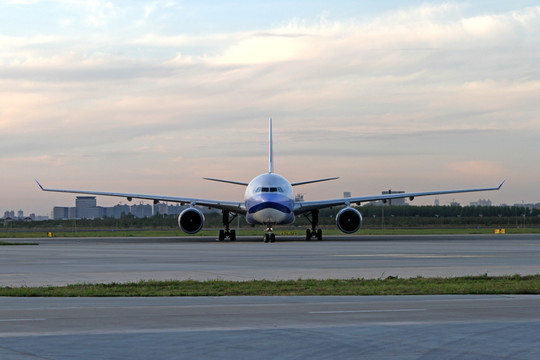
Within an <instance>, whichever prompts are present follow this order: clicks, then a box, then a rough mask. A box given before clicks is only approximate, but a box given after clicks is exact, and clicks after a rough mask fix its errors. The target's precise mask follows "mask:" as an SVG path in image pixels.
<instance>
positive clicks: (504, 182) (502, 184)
mask: <svg viewBox="0 0 540 360" xmlns="http://www.w3.org/2000/svg"><path fill="white" fill-rule="evenodd" d="M505 181H506V178H505V179H504V180H503V181H502V182H501V184H500V185H499V187H498V188H497V190H499V189H500V188H501V187H502V186H503V184H504V183H505Z"/></svg>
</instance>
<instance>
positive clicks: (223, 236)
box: [218, 210, 238, 241]
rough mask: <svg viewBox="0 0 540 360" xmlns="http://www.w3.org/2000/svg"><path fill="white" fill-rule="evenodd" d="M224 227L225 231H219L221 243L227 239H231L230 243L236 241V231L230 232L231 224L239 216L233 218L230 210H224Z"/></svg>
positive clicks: (234, 215) (235, 215)
mask: <svg viewBox="0 0 540 360" xmlns="http://www.w3.org/2000/svg"><path fill="white" fill-rule="evenodd" d="M222 214H223V226H224V227H225V229H223V230H219V239H218V240H219V241H223V240H225V239H227V238H228V239H229V240H230V241H235V240H236V230H230V225H231V222H232V221H233V220H234V219H236V217H237V216H238V214H234V213H233V215H232V216H231V215H230V211H229V210H223V211H222Z"/></svg>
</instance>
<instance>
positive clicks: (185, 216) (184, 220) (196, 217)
mask: <svg viewBox="0 0 540 360" xmlns="http://www.w3.org/2000/svg"><path fill="white" fill-rule="evenodd" d="M203 225H204V214H203V213H202V212H201V211H200V210H197V209H195V208H193V207H191V208H188V209H185V210H184V211H182V213H181V214H180V216H178V226H180V229H182V231H183V232H185V233H188V234H195V233H197V232H199V231H200V230H201V229H202V227H203Z"/></svg>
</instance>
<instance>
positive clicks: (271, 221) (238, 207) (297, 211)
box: [35, 118, 506, 242]
mask: <svg viewBox="0 0 540 360" xmlns="http://www.w3.org/2000/svg"><path fill="white" fill-rule="evenodd" d="M268 144H269V145H268V172H266V173H263V174H261V175H259V176H257V177H255V178H254V179H253V180H251V181H250V182H249V183H247V182H240V181H233V180H224V179H216V178H207V177H205V178H203V179H205V180H210V181H217V182H223V183H228V184H233V185H240V186H245V187H246V191H245V195H244V201H220V200H210V199H198V198H190V197H176V196H160V195H145V194H132V193H118V192H104V191H87V190H64V189H49V188H45V187H43V186H42V185H41V184H40V183H39V181H38V180H37V179H35V181H36V183H37V184H38V185H39V187H40V188H41V190H42V191H52V192H63V193H75V194H86V195H102V196H116V197H124V198H127V200H128V201H131V200H132V199H143V200H152V201H153V202H154V204H157V203H159V202H160V201H162V202H174V203H180V204H182V205H186V204H188V205H189V207H188V208H187V209H185V210H183V211H182V213H181V214H180V215H179V216H178V225H179V227H180V229H182V230H183V231H184V232H185V233H187V234H195V233H197V232H199V231H200V230H201V229H202V228H203V226H204V221H205V218H204V214H203V213H202V212H201V211H200V210H199V209H198V208H196V206H198V207H207V208H212V209H218V210H220V211H221V212H222V217H223V229H221V230H219V237H218V240H219V241H223V240H225V239H229V240H231V241H234V240H236V231H235V230H234V229H231V228H230V225H231V222H232V221H233V220H234V219H235V218H236V217H237V216H239V215H240V216H245V218H246V221H247V223H248V224H250V225H252V226H254V225H264V226H266V233H265V235H264V238H263V241H264V242H275V240H276V236H275V234H274V232H273V230H274V227H275V226H276V225H288V224H292V223H293V222H294V221H295V218H296V217H298V216H299V215H304V216H305V217H306V218H307V219H308V220H309V222H310V224H311V228H309V229H306V240H312V239H317V240H322V238H323V236H322V230H321V229H320V228H319V227H318V226H319V211H320V210H321V209H324V208H331V207H335V206H344V208H343V209H341V210H340V211H339V212H338V214H337V216H336V225H337V227H338V229H339V230H341V231H342V232H343V233H346V234H352V233H355V232H356V231H358V230H359V229H360V228H361V226H362V214H361V213H360V212H359V211H358V210H357V209H356V208H354V207H352V206H351V205H353V204H356V205H357V206H358V205H360V204H361V203H363V202H369V201H377V200H382V201H384V202H387V201H391V200H392V199H400V198H408V199H409V200H411V201H412V200H413V199H414V198H416V197H419V196H429V195H443V194H455V193H467V192H478V191H492V190H499V189H500V188H501V187H502V185H503V184H504V182H505V181H506V179H504V180H503V181H502V182H501V183H500V185H499V186H497V187H492V188H476V189H461V190H442V191H427V192H411V193H396V194H392V193H390V194H381V195H371V196H359V197H348V198H337V199H328V200H315V201H297V202H295V194H294V191H293V187H295V186H300V185H307V184H313V183H318V182H323V181H330V180H335V179H338V177H330V178H324V179H315V180H307V181H300V182H293V183H291V182H289V181H288V180H287V179H285V178H284V177H283V176H281V175H278V174H276V173H275V172H274V149H273V139H272V119H271V118H270V120H269V136H268Z"/></svg>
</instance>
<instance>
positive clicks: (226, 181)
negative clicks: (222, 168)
mask: <svg viewBox="0 0 540 360" xmlns="http://www.w3.org/2000/svg"><path fill="white" fill-rule="evenodd" d="M203 179H204V180H210V181H219V182H224V183H227V184H235V185H243V186H248V185H249V184H248V183H246V182H241V181H232V180H223V179H214V178H207V177H203Z"/></svg>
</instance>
